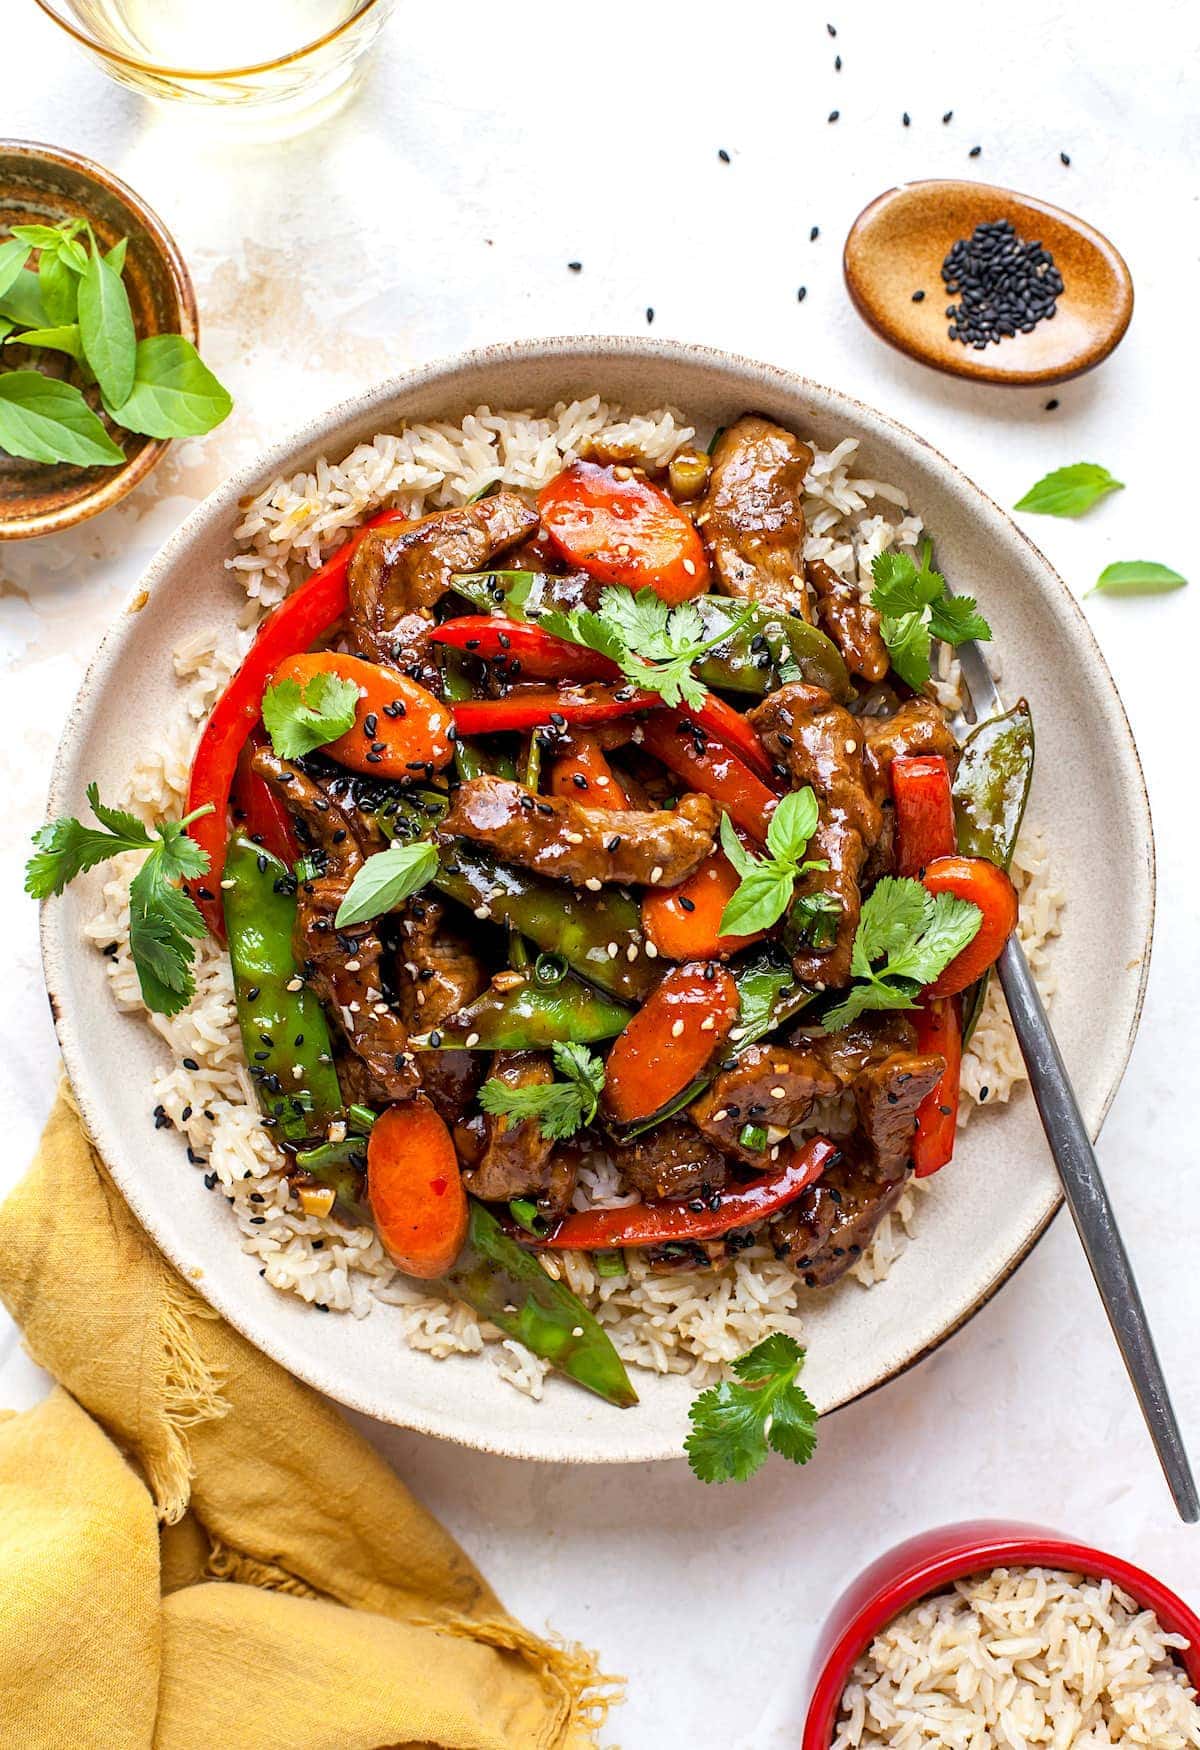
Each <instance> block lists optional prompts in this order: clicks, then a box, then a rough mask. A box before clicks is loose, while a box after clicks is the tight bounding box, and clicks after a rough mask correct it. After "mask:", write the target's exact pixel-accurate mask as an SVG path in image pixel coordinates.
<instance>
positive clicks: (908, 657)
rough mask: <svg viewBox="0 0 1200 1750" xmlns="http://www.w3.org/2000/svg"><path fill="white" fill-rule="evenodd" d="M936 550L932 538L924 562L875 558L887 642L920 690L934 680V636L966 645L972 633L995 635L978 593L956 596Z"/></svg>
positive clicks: (876, 597) (875, 602) (876, 603)
mask: <svg viewBox="0 0 1200 1750" xmlns="http://www.w3.org/2000/svg"><path fill="white" fill-rule="evenodd" d="M932 551H933V548H932V544H931V543H930V542H929V541H926V542H925V545H924V547H923V548H922V551H921V563H920V565H919V566H918V565H917V563H916V561H915V560H914V559H913V557H912V554H911V553H878V554H876V556H875V558H874V560H873V561H872V563H871V574H872V576H873V577H874V579H875V588H874V589H873V590H872V591H871V605H872V607H873V608H875V609H876V610H877V612H878V614H879V620H880V631H881V632H882V634H883V641H884V643H885V644H886V645H887V647H888V654H889V656H890V657H891V659H892V667H893V668H894V669H895V671H896V673H897V674H898V675H899V676H900V677H901V679H902V680H906V681H907V682H908V684H909V686H910V687H912V688H913V690H914V691H915V692H920V691H921V689H922V688H923V687H925V686H926V685H927V684H928V681H929V651H930V646H931V642H932V640H933V639H934V638H941V639H942V640H943V641H944V642H945V643H947V644H963V643H965V642H966V640H967V639H968V638H990V637H991V635H992V629H991V627H990V626H989V625H988V623H987V621H986V620H985V619H984V617H983V615H982V614H981V613H979V611H978V610H977V608H976V606H975V599H974V597H973V596H969V595H951V594H950V591H949V590H948V589H947V587H946V579H945V578H944V577H943V576H942V574H941V572H940V571H934V570H932V569H931V567H930V564H929V558H930V554H931V553H932Z"/></svg>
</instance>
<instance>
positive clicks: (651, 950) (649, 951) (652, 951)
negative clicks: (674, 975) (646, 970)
mask: <svg viewBox="0 0 1200 1750" xmlns="http://www.w3.org/2000/svg"><path fill="white" fill-rule="evenodd" d="M646 959H647V960H657V959H658V949H657V948H656V947H655V946H654V943H653V942H647V943H646Z"/></svg>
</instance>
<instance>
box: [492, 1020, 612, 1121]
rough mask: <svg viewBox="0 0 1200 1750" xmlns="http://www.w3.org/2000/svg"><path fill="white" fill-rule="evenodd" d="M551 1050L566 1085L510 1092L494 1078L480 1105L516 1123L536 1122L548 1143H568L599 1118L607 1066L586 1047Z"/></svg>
mask: <svg viewBox="0 0 1200 1750" xmlns="http://www.w3.org/2000/svg"><path fill="white" fill-rule="evenodd" d="M550 1050H551V1055H552V1056H553V1058H554V1067H555V1069H556V1070H557V1071H558V1073H559V1075H560V1076H562V1077H563V1080H562V1081H559V1082H543V1083H542V1084H541V1085H540V1086H537V1085H535V1086H532V1087H524V1088H510V1087H509V1086H508V1083H507V1082H503V1081H501V1080H500V1078H499V1076H493V1077H492V1078H491V1080H490V1081H486V1082H484V1084H483V1086H482V1088H481V1089H480V1090H479V1104H480V1105H481V1106H482V1107H483V1109H484V1111H485V1112H491V1113H493V1114H494V1115H496V1116H498V1117H503V1118H511V1119H512V1120H513V1122H514V1123H519V1122H520V1121H521V1120H522V1119H524V1118H536V1119H537V1121H538V1123H539V1125H540V1127H541V1132H542V1135H543V1136H544V1137H545V1138H546V1139H547V1141H548V1142H564V1141H565V1140H566V1139H567V1137H569V1136H574V1134H575V1132H576V1131H577V1130H583V1129H584V1128H585V1127H586V1126H587V1125H589V1124H590V1123H591V1122H592V1120H593V1118H595V1116H596V1108H597V1106H598V1104H599V1100H600V1095H601V1094H602V1093H603V1092H604V1065H603V1063H602V1062H601V1060H600V1059H599V1058H598V1057H597V1056H596V1055H595V1054H594V1053H593V1052H591V1051H589V1050H588V1048H587V1046H586V1045H561V1044H559V1045H552V1046H551V1048H550Z"/></svg>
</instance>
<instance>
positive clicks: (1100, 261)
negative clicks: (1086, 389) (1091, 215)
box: [842, 182, 1133, 388]
mask: <svg viewBox="0 0 1200 1750" xmlns="http://www.w3.org/2000/svg"><path fill="white" fill-rule="evenodd" d="M992 219H1008V220H1009V221H1010V222H1011V224H1012V226H1013V228H1014V230H1015V231H1016V232H1017V234H1018V235H1019V236H1021V237H1024V238H1027V239H1030V240H1032V239H1034V238H1036V239H1038V240H1039V241H1040V242H1042V243H1044V244H1045V246H1046V248H1047V249H1048V250H1049V251H1050V253H1051V254H1052V255H1053V257H1054V262H1055V265H1056V267H1057V268H1058V270H1059V272H1060V273H1061V274H1062V276H1063V282H1064V283H1063V291H1062V293H1061V294H1060V296H1059V298H1058V308H1057V310H1056V312H1055V316H1054V319H1053V321H1043V322H1039V323H1038V324H1037V326H1036V328H1035V329H1034V330H1033V332H1032V333H1031V334H1015V335H1011V336H1010V337H1009V338H1007V339H1005V340H1002V341H1000V342H999V343H993V344H991V345H989V346H987V347H985V348H984V349H983V350H982V351H980V352H976V351H975V350H974V348H973V347H970V346H964V345H963V344H962V342H961V341H957V340H951V339H950V338H949V332H948V331H949V328H950V323H949V320H948V319H947V316H946V309H947V306H948V305H949V304H950V303H952V302H953V301H954V294H953V293H949V292H947V290H946V288H945V286H944V285H943V283H942V262H943V261H944V260H945V258H946V255H947V253H948V251H949V249H950V247H951V245H952V244H953V243H954V242H956V241H957V239H958V238H960V237H969V236H970V235H971V233H972V231H974V229H975V227H976V225H979V224H982V223H985V222H986V221H988V220H992ZM842 267H843V271H844V273H845V276H846V287H847V290H848V291H849V293H850V296H851V298H852V299H853V300H854V305H855V308H856V309H857V310H858V313H859V315H860V316H861V317H862V318H863V320H864V321H865V322H867V323H868V324H869V325H870V327H872V328H873V329H874V330H875V332H876V334H878V335H879V336H880V338H881V339H883V340H886V341H887V342H888V343H889V345H891V346H895V347H898V348H899V350H900V351H901V352H905V353H907V354H908V356H909V357H910V358H914V359H917V360H919V361H920V363H921V364H926V365H932V366H933V367H934V369H935V370H938V371H947V372H949V373H950V374H951V375H952V376H956V377H969V378H972V379H973V380H974V381H975V382H979V383H1004V384H1009V385H1012V386H1014V387H1025V388H1028V387H1030V386H1031V385H1047V384H1050V383H1061V382H1064V381H1065V380H1066V379H1067V378H1068V377H1077V376H1079V375H1080V373H1081V372H1083V371H1090V370H1091V369H1092V368H1093V366H1095V365H1098V364H1100V363H1101V361H1102V360H1104V359H1106V358H1107V357H1108V355H1109V353H1110V352H1112V350H1113V348H1114V347H1115V346H1116V345H1117V343H1118V341H1119V340H1120V339H1121V337H1122V335H1123V334H1124V333H1125V330H1126V329H1127V328H1128V326H1129V319H1130V317H1131V316H1132V314H1133V282H1132V280H1131V279H1130V276H1129V269H1128V267H1127V266H1126V265H1125V262H1124V260H1123V259H1122V257H1121V255H1120V253H1119V252H1118V251H1117V250H1116V249H1114V247H1113V245H1112V244H1111V243H1110V242H1109V241H1108V238H1107V237H1104V236H1102V235H1101V233H1100V232H1099V231H1097V230H1096V229H1095V228H1094V227H1093V226H1092V225H1089V224H1087V223H1085V221H1084V220H1083V219H1079V218H1076V217H1075V215H1074V214H1073V213H1068V212H1066V211H1064V209H1063V208H1062V207H1052V206H1050V205H1049V203H1048V202H1046V201H1040V200H1035V199H1034V197H1033V196H1032V195H1024V194H1015V193H1014V192H1013V191H1012V189H1008V188H991V187H989V186H988V184H987V183H983V182H909V183H905V184H902V185H901V187H899V188H890V189H888V191H887V193H886V194H881V195H880V196H879V197H878V198H877V199H876V200H873V201H872V202H871V204H870V206H868V207H865V208H864V209H863V211H862V212H861V213H860V214H859V215H858V217H857V219H855V221H854V224H853V225H852V226H851V228H850V234H849V236H848V237H847V238H846V246H845V250H844V253H843V256H842ZM917 291H920V292H924V294H925V295H924V297H923V298H922V299H921V300H920V301H919V302H917V303H914V302H913V293H914V292H917Z"/></svg>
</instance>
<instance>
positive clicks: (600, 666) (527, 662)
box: [429, 614, 621, 681]
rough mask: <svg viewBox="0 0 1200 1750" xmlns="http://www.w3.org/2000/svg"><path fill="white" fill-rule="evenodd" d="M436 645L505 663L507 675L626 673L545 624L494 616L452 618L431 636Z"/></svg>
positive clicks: (601, 677)
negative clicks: (549, 630)
mask: <svg viewBox="0 0 1200 1750" xmlns="http://www.w3.org/2000/svg"><path fill="white" fill-rule="evenodd" d="M429 642H430V643H431V644H448V645H450V646H451V648H452V649H454V650H462V651H465V652H466V654H467V655H468V656H479V657H482V658H483V660H484V661H485V662H499V663H504V664H505V665H506V671H507V673H508V674H509V675H510V676H512V677H515V676H517V675H525V676H527V677H528V678H529V679H530V680H535V681H619V680H620V679H621V671H620V669H619V668H618V667H617V665H616V663H615V662H614V661H613V660H612V658H611V657H610V656H604V655H602V654H601V652H600V651H598V650H591V649H589V647H588V646H587V645H586V644H572V643H571V641H570V639H568V638H556V637H555V636H554V634H553V633H552V632H543V631H542V629H541V627H540V626H527V625H524V624H522V622H521V621H520V620H508V619H504V618H503V617H502V616H500V615H498V614H497V615H492V614H464V615H463V616H462V618H461V619H458V620H447V621H446V623H445V625H444V626H438V627H436V628H435V629H434V630H433V631H432V632H430V634H429Z"/></svg>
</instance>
